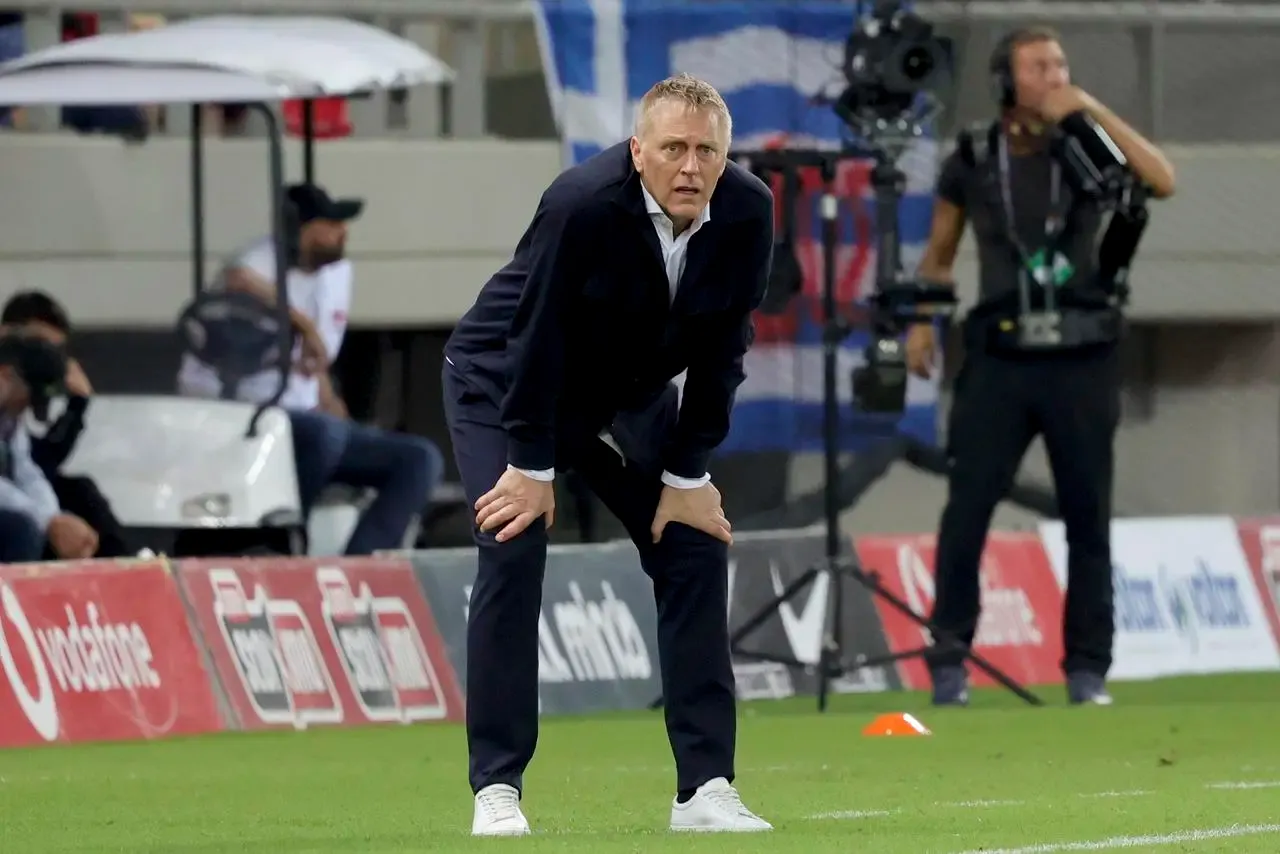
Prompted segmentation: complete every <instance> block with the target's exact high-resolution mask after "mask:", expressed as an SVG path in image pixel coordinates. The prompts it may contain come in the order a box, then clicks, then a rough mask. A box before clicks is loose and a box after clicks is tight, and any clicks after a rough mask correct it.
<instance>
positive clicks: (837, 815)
mask: <svg viewBox="0 0 1280 854" xmlns="http://www.w3.org/2000/svg"><path fill="white" fill-rule="evenodd" d="M895 812H897V810H839V811H838V812H820V813H818V814H817V815H811V816H809V818H810V819H812V820H814V821H824V820H825V821H832V820H835V821H848V820H851V819H858V818H884V817H885V816H888V815H893V814H894V813H895Z"/></svg>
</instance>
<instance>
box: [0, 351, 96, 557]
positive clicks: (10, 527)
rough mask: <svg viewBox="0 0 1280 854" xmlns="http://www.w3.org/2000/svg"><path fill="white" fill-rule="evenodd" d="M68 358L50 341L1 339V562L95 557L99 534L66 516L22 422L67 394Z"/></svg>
mask: <svg viewBox="0 0 1280 854" xmlns="http://www.w3.org/2000/svg"><path fill="white" fill-rule="evenodd" d="M66 373H67V362H66V357H65V356H63V354H62V352H61V351H60V350H59V349H58V348H56V347H54V346H53V345H52V344H50V343H48V342H47V341H43V340H41V339H39V338H36V337H34V336H30V335H24V334H20V333H14V332H10V333H6V334H4V335H0V563H20V562H26V561H37V560H40V559H41V558H42V557H43V556H44V554H45V552H46V547H47V550H48V551H49V552H52V554H53V555H54V556H56V557H58V558H62V559H64V560H81V559H85V558H91V557H93V556H94V555H95V554H96V553H97V549H98V535H97V533H96V532H95V531H94V530H93V528H92V527H90V526H89V524H88V523H87V522H85V521H84V520H83V519H81V518H80V517H78V516H74V515H72V514H70V513H63V512H62V510H61V508H60V507H59V506H58V497H57V495H55V494H54V491H53V487H51V486H50V485H49V481H48V480H47V479H46V478H45V476H44V473H43V472H41V471H40V467H39V466H37V465H36V464H35V461H34V460H32V458H31V437H30V436H29V435H28V434H27V430H26V427H25V426H24V425H23V419H24V418H25V417H26V415H27V412H28V411H30V412H31V414H32V415H33V416H35V417H36V418H37V419H38V420H41V421H43V420H45V419H46V418H48V414H49V401H50V399H51V398H53V397H56V396H58V395H60V394H62V393H63V389H62V383H63V380H64V378H65V377H66Z"/></svg>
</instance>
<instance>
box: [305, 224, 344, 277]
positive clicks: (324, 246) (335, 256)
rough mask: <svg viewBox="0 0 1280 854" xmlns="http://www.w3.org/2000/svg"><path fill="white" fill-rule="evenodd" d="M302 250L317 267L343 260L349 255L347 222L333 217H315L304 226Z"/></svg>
mask: <svg viewBox="0 0 1280 854" xmlns="http://www.w3.org/2000/svg"><path fill="white" fill-rule="evenodd" d="M301 236H302V247H301V248H302V250H303V254H304V256H305V258H306V259H307V260H309V261H310V262H311V264H312V265H314V266H315V267H317V268H319V267H323V266H325V265H326V264H332V263H334V262H336V261H341V260H342V259H343V258H345V257H346V255H347V224H346V223H345V222H339V221H337V220H332V219H313V220H312V221H311V222H309V223H307V224H306V225H304V226H303V227H302V235H301Z"/></svg>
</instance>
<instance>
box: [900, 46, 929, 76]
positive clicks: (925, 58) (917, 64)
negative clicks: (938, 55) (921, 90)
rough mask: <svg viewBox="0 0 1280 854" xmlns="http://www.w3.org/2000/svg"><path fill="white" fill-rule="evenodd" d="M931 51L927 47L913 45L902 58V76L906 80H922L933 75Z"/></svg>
mask: <svg viewBox="0 0 1280 854" xmlns="http://www.w3.org/2000/svg"><path fill="white" fill-rule="evenodd" d="M933 68H934V57H933V51H931V50H929V47H928V45H915V46H913V47H910V48H908V49H907V51H906V52H905V53H904V54H903V57H902V74H903V76H904V77H906V78H907V79H908V80H923V79H924V78H926V77H928V76H929V75H930V74H932V73H933Z"/></svg>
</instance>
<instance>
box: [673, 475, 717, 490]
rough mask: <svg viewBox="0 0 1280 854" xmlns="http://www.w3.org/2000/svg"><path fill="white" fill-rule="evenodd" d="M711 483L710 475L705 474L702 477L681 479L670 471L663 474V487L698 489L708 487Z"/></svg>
mask: <svg viewBox="0 0 1280 854" xmlns="http://www.w3.org/2000/svg"><path fill="white" fill-rule="evenodd" d="M710 482H711V475H710V474H704V475H702V477H680V476H679V475H674V474H672V473H671V472H669V471H664V472H663V473H662V483H663V485H665V486H670V487H671V488H672V489H697V488H698V487H701V486H706V485H707V484H708V483H710Z"/></svg>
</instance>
